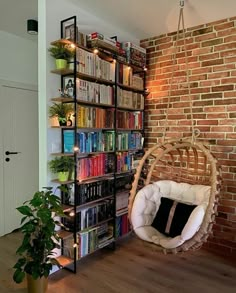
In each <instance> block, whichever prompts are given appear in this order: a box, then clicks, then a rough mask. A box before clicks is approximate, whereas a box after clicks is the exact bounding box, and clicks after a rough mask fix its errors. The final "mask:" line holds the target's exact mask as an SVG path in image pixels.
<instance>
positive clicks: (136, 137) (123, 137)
mask: <svg viewBox="0 0 236 293" xmlns="http://www.w3.org/2000/svg"><path fill="white" fill-rule="evenodd" d="M116 147H117V150H130V149H140V148H141V147H142V134H141V133H140V132H118V133H117V141H116Z"/></svg>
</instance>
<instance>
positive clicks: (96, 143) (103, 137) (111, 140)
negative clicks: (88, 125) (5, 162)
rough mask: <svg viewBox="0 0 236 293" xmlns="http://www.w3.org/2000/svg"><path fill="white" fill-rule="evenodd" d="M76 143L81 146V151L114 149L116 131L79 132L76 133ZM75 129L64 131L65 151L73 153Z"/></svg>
mask: <svg viewBox="0 0 236 293" xmlns="http://www.w3.org/2000/svg"><path fill="white" fill-rule="evenodd" d="M76 139H77V142H76V145H77V146H78V147H79V153H82V154H83V153H90V152H103V151H105V152H106V151H107V152H108V151H114V146H115V132H114V131H104V132H102V131H94V132H78V133H77V134H76ZM74 145H75V142H74V131H73V130H64V131H63V146H64V148H63V151H64V153H72V152H73V151H74V150H73V149H74Z"/></svg>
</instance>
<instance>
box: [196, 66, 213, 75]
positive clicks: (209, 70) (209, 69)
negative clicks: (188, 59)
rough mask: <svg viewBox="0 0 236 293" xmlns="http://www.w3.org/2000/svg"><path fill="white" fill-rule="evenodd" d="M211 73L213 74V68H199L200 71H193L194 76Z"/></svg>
mask: <svg viewBox="0 0 236 293" xmlns="http://www.w3.org/2000/svg"><path fill="white" fill-rule="evenodd" d="M209 72H212V68H211V67H204V68H198V69H193V70H192V75H195V74H203V73H209Z"/></svg>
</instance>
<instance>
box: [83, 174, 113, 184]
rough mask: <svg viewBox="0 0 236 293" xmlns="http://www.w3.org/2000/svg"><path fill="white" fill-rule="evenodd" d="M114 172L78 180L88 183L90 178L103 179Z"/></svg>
mask: <svg viewBox="0 0 236 293" xmlns="http://www.w3.org/2000/svg"><path fill="white" fill-rule="evenodd" d="M113 174H114V173H108V174H103V175H99V176H93V177H89V178H86V179H81V180H78V181H79V183H88V182H89V181H90V180H94V179H99V180H101V179H102V178H106V177H110V176H112V175H113Z"/></svg>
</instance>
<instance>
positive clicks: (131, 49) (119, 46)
mask: <svg viewBox="0 0 236 293" xmlns="http://www.w3.org/2000/svg"><path fill="white" fill-rule="evenodd" d="M96 40H101V41H103V42H104V43H105V44H107V47H108V48H109V46H111V47H112V48H114V50H115V51H117V52H118V53H119V54H122V55H123V54H125V57H126V62H128V63H130V64H133V65H135V66H139V67H144V66H145V65H146V49H145V48H142V47H140V46H139V45H136V44H134V43H131V42H123V43H120V42H118V41H115V40H113V39H111V38H108V37H105V36H104V35H102V34H100V33H98V32H93V33H91V34H89V35H88V36H87V44H88V45H89V46H90V47H93V41H96ZM96 44H97V43H96V42H95V43H94V45H96Z"/></svg>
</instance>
